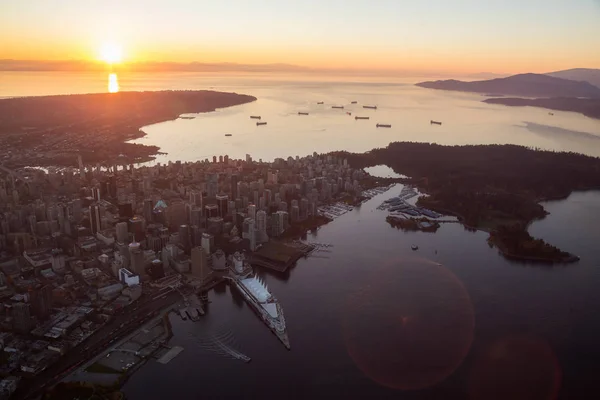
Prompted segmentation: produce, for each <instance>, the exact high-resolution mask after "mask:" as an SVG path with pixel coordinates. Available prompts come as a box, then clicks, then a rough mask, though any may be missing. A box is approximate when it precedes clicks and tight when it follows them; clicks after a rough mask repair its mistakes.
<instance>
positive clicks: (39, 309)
mask: <svg viewBox="0 0 600 400" xmlns="http://www.w3.org/2000/svg"><path fill="white" fill-rule="evenodd" d="M29 303H30V304H31V308H32V310H33V315H35V316H36V317H38V319H40V320H46V319H48V318H49V317H50V310H51V308H52V286H50V285H45V286H42V287H38V288H31V289H29Z"/></svg>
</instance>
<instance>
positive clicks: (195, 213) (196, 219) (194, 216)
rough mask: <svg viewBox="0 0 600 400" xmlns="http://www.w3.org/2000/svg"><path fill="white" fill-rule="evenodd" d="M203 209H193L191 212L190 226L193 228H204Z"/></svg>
mask: <svg viewBox="0 0 600 400" xmlns="http://www.w3.org/2000/svg"><path fill="white" fill-rule="evenodd" d="M202 218H203V217H202V208H200V207H192V209H191V211H190V224H191V225H192V226H197V227H202V225H203V224H202Z"/></svg>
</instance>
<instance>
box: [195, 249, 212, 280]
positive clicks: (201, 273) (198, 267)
mask: <svg viewBox="0 0 600 400" xmlns="http://www.w3.org/2000/svg"><path fill="white" fill-rule="evenodd" d="M191 258H192V271H191V272H192V275H194V276H195V277H197V278H200V279H201V280H204V279H205V278H206V277H207V276H208V274H209V273H210V269H209V267H208V256H207V254H206V251H205V249H203V248H202V247H200V246H197V247H194V248H193V249H192V256H191Z"/></svg>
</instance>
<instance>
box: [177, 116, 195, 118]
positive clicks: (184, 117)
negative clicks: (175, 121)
mask: <svg viewBox="0 0 600 400" xmlns="http://www.w3.org/2000/svg"><path fill="white" fill-rule="evenodd" d="M179 118H180V119H194V118H196V117H183V116H181V117H179Z"/></svg>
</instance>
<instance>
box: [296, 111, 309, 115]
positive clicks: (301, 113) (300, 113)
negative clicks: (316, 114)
mask: <svg viewBox="0 0 600 400" xmlns="http://www.w3.org/2000/svg"><path fill="white" fill-rule="evenodd" d="M298 115H308V113H307V112H298Z"/></svg>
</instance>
